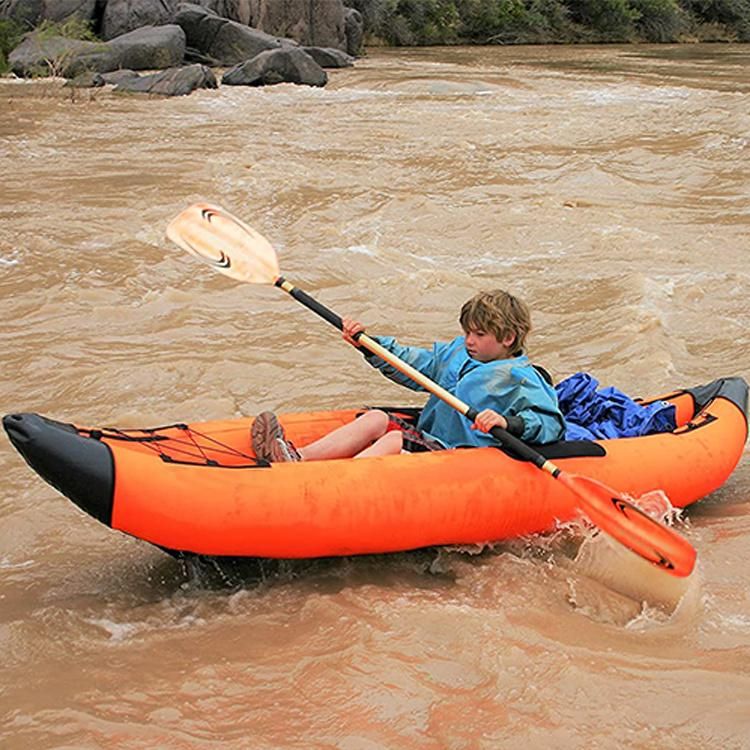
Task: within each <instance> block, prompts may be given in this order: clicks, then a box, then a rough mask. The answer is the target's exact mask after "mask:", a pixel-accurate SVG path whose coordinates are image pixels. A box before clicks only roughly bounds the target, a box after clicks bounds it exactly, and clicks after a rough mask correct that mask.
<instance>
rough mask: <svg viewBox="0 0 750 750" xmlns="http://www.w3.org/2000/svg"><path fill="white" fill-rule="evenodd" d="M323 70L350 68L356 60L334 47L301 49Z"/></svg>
mask: <svg viewBox="0 0 750 750" xmlns="http://www.w3.org/2000/svg"><path fill="white" fill-rule="evenodd" d="M300 49H301V50H302V51H303V52H307V54H308V55H310V57H312V59H313V60H315V62H316V63H318V65H320V67H321V68H350V67H351V66H352V65H354V58H353V57H351V56H350V55H347V54H346V52H342V51H341V50H340V49H335V48H334V47H301V48H300Z"/></svg>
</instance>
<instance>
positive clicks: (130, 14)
mask: <svg viewBox="0 0 750 750" xmlns="http://www.w3.org/2000/svg"><path fill="white" fill-rule="evenodd" d="M177 2H178V0H107V2H106V5H105V7H104V15H103V16H102V28H101V37H102V39H114V38H115V37H118V36H122V35H123V34H127V33H128V32H129V31H134V30H135V29H140V28H141V27H142V26H160V25H161V24H165V23H169V22H170V21H171V20H172V16H173V15H174V11H175V8H176V6H177Z"/></svg>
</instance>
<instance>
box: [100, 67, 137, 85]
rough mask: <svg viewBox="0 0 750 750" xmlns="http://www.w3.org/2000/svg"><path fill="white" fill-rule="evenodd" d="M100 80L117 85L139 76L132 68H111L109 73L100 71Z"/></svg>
mask: <svg viewBox="0 0 750 750" xmlns="http://www.w3.org/2000/svg"><path fill="white" fill-rule="evenodd" d="M101 77H102V80H103V81H104V83H106V84H108V85H110V86H117V85H118V84H120V83H122V82H123V81H129V80H131V79H133V78H140V76H139V75H138V73H136V72H135V71H134V70H128V69H127V68H125V69H122V70H113V71H112V72H111V73H102V74H101Z"/></svg>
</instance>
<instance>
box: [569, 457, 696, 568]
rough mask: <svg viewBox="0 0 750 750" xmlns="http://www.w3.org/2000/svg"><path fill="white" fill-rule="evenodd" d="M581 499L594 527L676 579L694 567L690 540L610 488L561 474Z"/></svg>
mask: <svg viewBox="0 0 750 750" xmlns="http://www.w3.org/2000/svg"><path fill="white" fill-rule="evenodd" d="M557 479H558V481H560V482H562V483H563V484H564V485H565V486H566V487H567V488H568V489H569V490H570V491H571V492H574V493H575V494H576V496H577V497H578V500H579V505H580V508H581V510H583V511H584V513H586V515H587V516H589V518H590V519H591V521H592V522H593V523H594V525H596V526H598V527H599V528H600V529H601V530H602V531H604V532H606V533H607V534H609V535H610V536H611V537H612V538H613V539H616V540H617V541H618V542H620V544H623V545H624V546H625V547H628V548H629V549H631V550H633V552H635V553H637V554H639V555H640V556H641V557H643V558H645V559H646V560H648V561H649V562H651V563H653V564H654V565H656V566H658V567H659V568H661V569H662V570H665V571H666V572H667V573H670V574H671V575H673V576H678V577H685V576H689V575H690V573H692V571H693V568H694V567H695V557H696V552H695V548H694V547H693V545H692V544H690V542H688V540H687V539H685V538H684V537H683V536H681V535H680V534H678V533H677V532H676V531H675V530H674V529H670V528H669V527H668V526H665V525H664V524H663V523H659V521H657V520H656V519H655V518H652V517H651V516H649V515H647V514H646V513H644V512H643V511H642V510H640V508H637V507H636V506H635V505H633V503H631V502H629V501H628V500H626V499H625V498H623V497H622V495H620V494H618V493H617V492H615V491H614V490H612V489H611V488H609V487H607V485H605V484H602V483H601V482H597V481H596V480H595V479H590V478H589V477H582V476H578V475H576V474H566V473H564V472H560V474H559V475H558V476H557Z"/></svg>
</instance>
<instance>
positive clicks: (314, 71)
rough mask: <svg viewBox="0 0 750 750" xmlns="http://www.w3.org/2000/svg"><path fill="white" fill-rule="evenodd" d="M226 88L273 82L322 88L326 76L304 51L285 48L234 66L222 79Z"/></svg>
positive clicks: (267, 52) (265, 84)
mask: <svg viewBox="0 0 750 750" xmlns="http://www.w3.org/2000/svg"><path fill="white" fill-rule="evenodd" d="M221 82H222V83H224V84H226V85H228V86H272V85H273V84H276V83H297V84H300V85H305V86H325V85H326V83H327V82H328V75H327V74H326V72H325V70H323V68H321V67H320V65H318V63H316V62H315V60H313V59H312V57H310V55H308V54H307V53H306V52H303V51H302V50H301V49H299V48H298V47H285V48H284V49H273V50H267V51H266V52H261V53H260V54H259V55H256V56H255V57H254V58H253V59H252V60H248V61H247V62H244V63H241V64H240V65H236V66H235V67H234V68H232V69H231V70H228V71H227V72H226V73H224V75H223V76H222V79H221Z"/></svg>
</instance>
